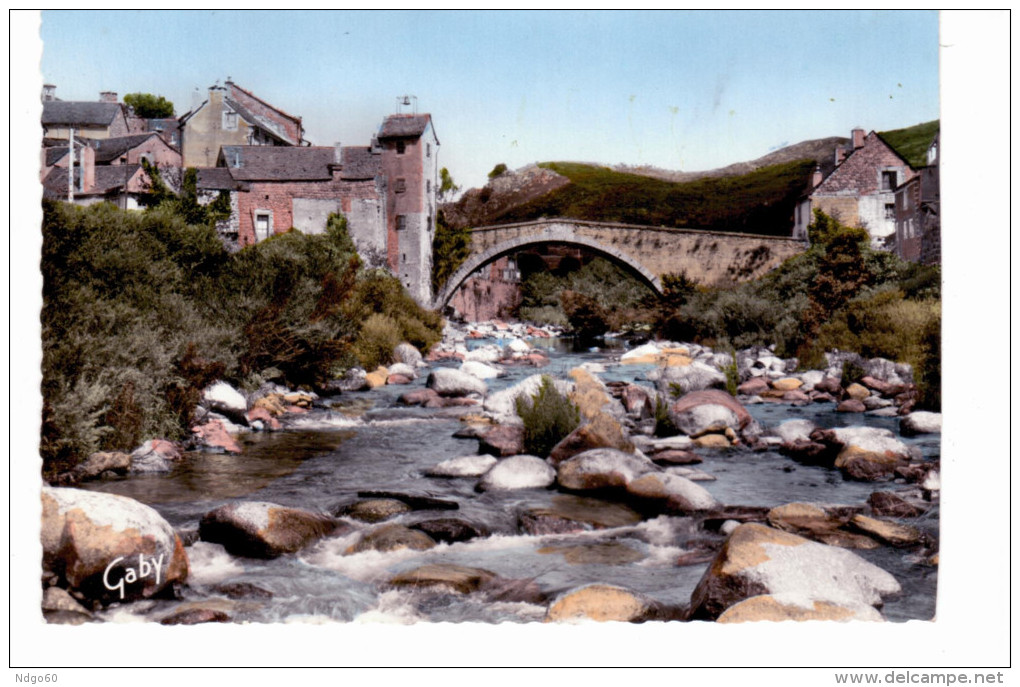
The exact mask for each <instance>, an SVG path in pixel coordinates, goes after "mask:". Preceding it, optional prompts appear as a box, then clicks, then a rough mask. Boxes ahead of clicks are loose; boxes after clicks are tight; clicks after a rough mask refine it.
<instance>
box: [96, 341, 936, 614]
mask: <svg viewBox="0 0 1020 687" xmlns="http://www.w3.org/2000/svg"><path fill="white" fill-rule="evenodd" d="M484 343H491V341H485V340H482V341H480V342H478V344H484ZM534 343H535V345H536V346H544V347H546V348H547V349H548V353H549V355H550V365H549V366H548V367H545V368H543V369H542V370H541V372H542V373H544V374H550V375H552V376H556V377H565V376H566V373H567V371H568V370H570V369H572V368H574V367H576V366H578V365H580V364H582V363H586V362H593V363H602V364H604V365H606V372H605V373H604V374H600V375H599V376H600V377H601V378H602V379H603V380H604V381H613V380H620V381H636V382H638V383H645V384H647V383H648V382H645V381H644V375H645V373H647V372H648V371H649V369H650V367H649V366H647V365H626V366H621V365H615V364H613V362H612V361H613V359H614V358H615V357H616V356H614V355H612V354H611V352H609V351H605V350H598V351H586V352H580V353H578V352H572V351H570V350H569V347H567V346H565V345H564V344H562V343H559V342H556V341H548V340H538V341H537V342H534ZM618 353H619V351H617V354H618ZM506 370H507V372H508V374H507V376H505V377H502V378H500V379H498V380H489V388H490V392H491V391H496V390H499V389H501V388H505V387H507V386H510V385H512V384H515V383H517V382H518V381H520V380H521V379H524V378H525V377H528V376H530V375H532V374H535V373H536V370H535V368H533V367H508V368H506ZM424 383H425V380H424V376H423V377H422V378H420V379H419V380H417V381H416V382H415V383H414V384H413V385H411V386H389V387H382V388H381V389H377V390H374V391H369V392H357V393H346V394H343V395H341V396H338V397H335V398H332V399H323V401H324V402H325V404H326V405H332V407H333V409H331V410H324V409H323V410H315V411H313V412H311V413H309V414H308V415H307V416H302V417H301V418H300V419H298V420H297V421H296V422H295V423H294V426H293V427H292V428H291V429H289V430H287V431H284V432H276V433H249V434H246V435H243V436H242V437H241V443H242V445H243V447H244V452H243V453H242V454H240V455H229V454H215V453H200V452H196V453H189V454H186V455H185V458H184V459H183V460H182V461H180V463H179V464H178V465H177V466H176V467H175V469H174V471H173V472H170V473H167V474H160V475H136V476H129V477H125V478H121V479H116V480H109V481H101V482H92V483H88V484H86V485H84V486H85V487H86V488H89V489H96V490H100V491H106V492H112V493H117V494H122V495H125V496H130V497H132V498H135V499H137V500H139V501H142V502H143V503H147V504H149V505H151V506H152V507H153V508H155V509H156V510H157V511H159V512H160V513H161V514H162V515H163V516H164V517H165V518H166V519H167V520H168V521H169V522H170V523H171V524H172V525H174V526H175V527H176V528H178V529H182V530H188V529H194V528H197V526H198V522H199V520H200V519H201V518H202V516H203V515H204V514H206V513H207V512H209V511H211V510H213V509H214V508H217V507H218V506H221V505H223V504H226V503H230V502H232V501H237V500H248V501H269V502H273V503H278V504H281V505H285V506H294V507H299V508H304V509H309V510H316V511H324V512H327V511H331V510H333V509H334V508H335V507H336V506H337V505H338V504H343V503H348V502H352V501H354V500H356V499H357V494H358V492H364V491H391V492H401V493H405V494H406V493H411V494H418V495H429V496H433V497H437V498H441V499H445V500H449V501H455V502H456V503H457V504H458V505H459V509H458V510H456V511H415V512H411V513H407V514H404V515H401V516H398V517H397V518H396V519H394V520H389V521H387V523H386V524H389V523H392V522H398V523H402V524H410V523H414V522H416V521H420V520H423V519H426V518H435V517H444V516H445V517H449V516H455V517H457V518H462V519H466V520H469V521H471V522H473V523H476V524H480V525H482V526H484V527H485V528H486V529H488V530H489V531H490V532H491V533H492V534H491V536H488V537H483V538H476V539H473V540H470V541H467V542H460V543H454V544H446V543H441V544H439V545H438V546H436V547H435V548H433V549H431V550H428V551H410V550H402V551H397V552H390V553H380V552H375V551H369V552H363V553H356V554H345V552H346V550H347V549H348V547H349V546H351V545H352V544H353V543H354V542H355V541H356V540H357V539H358V537H359V534H358V532H354V533H351V534H347V535H344V536H336V537H331V538H327V539H324V540H320V541H319V542H317V543H316V544H313V545H312V546H310V547H308V548H306V549H305V550H303V551H302V552H300V553H298V554H293V555H285V556H282V557H280V558H277V559H273V560H257V559H249V558H239V557H234V556H231V555H230V554H228V553H227V552H226V551H225V550H224V549H223V547H222V546H220V545H218V544H211V543H207V542H201V541H198V542H195V543H193V544H192V545H190V546H188V547H187V549H186V550H187V553H188V556H189V560H190V563H191V575H190V578H189V582H188V585H187V586H186V587H185V588H184V589H183V600H176V601H169V600H158V601H144V602H136V603H134V604H128V605H124V606H120V607H117V606H114V607H111V608H110V609H107V610H106V611H104V612H103V613H102V616H103V617H105V618H106V619H108V620H118V621H135V620H142V621H151V620H158V619H159V618H160V617H163V616H165V615H166V614H167V613H169V612H171V611H172V610H174V609H175V608H176V607H179V606H181V605H182V604H199V605H202V606H203V607H214V608H220V609H222V610H225V611H226V612H227V613H228V614H229V615H230V616H231V618H232V619H233V620H234V621H239V622H246V621H249V622H283V621H321V620H329V621H337V622H349V621H368V622H372V621H386V622H422V621H426V622H445V621H451V622H459V621H472V622H505V621H510V622H529V621H541V620H542V619H543V617H544V615H545V612H546V607H547V604H548V602H545V603H542V602H538V601H536V600H535V599H525V600H522V599H513V598H511V599H509V600H508V599H502V600H499V599H494V598H492V597H491V596H488V595H486V594H456V593H445V592H439V591H422V590H417V591H408V590H398V589H394V588H392V587H390V586H389V585H387V584H386V583H387V582H388V580H390V579H391V578H392V577H394V576H395V575H396V574H398V573H401V572H403V571H406V570H410V569H413V568H417V567H419V566H421V565H424V564H428V563H454V564H458V565H464V566H470V567H474V568H483V569H485V570H489V571H491V572H493V573H496V574H498V575H499V576H500V577H502V578H506V579H509V580H515V581H521V583H522V584H527V586H528V588H529V589H532V590H534V589H537V590H539V591H540V593H541V594H542V595H544V596H545V597H546V598H547V599H549V600H551V599H554V598H555V597H556V596H557V595H558V594H560V593H563V592H566V591H568V590H570V589H574V588H577V587H580V586H583V585H585V584H589V583H595V582H599V583H606V584H614V585H619V586H622V587H625V588H627V589H630V590H632V591H635V592H639V593H641V594H644V595H646V596H648V597H651V598H652V599H655V600H656V601H659V602H662V603H663V604H667V605H669V606H674V607H675V606H684V605H686V604H687V603H688V601H689V599H690V595H691V592H692V591H693V590H694V587H695V585H696V584H697V582H698V580H699V579H700V578H701V576H702V574H703V573H704V571H705V569H706V567H707V566H708V562H707V561H706V560H702V561H701V562H698V563H694V564H691V565H677V561H678V560H679V559H680V557H681V556H682V555H683V554H685V553H688V552H691V551H695V550H698V549H704V548H705V547H706V546H709V547H714V548H718V545H719V544H721V542H722V541H723V537H722V536H721V535H719V534H717V533H715V532H711V531H705V530H704V529H703V528H701V527H699V526H698V523H697V522H695V521H694V520H693V519H691V518H686V517H670V516H659V517H656V518H654V519H649V520H644V521H641V522H637V523H634V524H628V525H624V526H620V527H616V528H610V529H602V530H595V531H591V532H585V533H582V534H569V535H545V536H533V535H527V534H521V533H520V531H519V527H518V514H519V513H521V512H522V511H524V510H527V509H530V508H535V507H546V506H551V505H558V506H561V507H573V508H590V507H594V506H599V507H602V508H606V507H609V508H612V506H606V505H605V504H602V503H600V502H592V501H590V500H586V499H582V498H579V497H575V496H569V495H564V494H560V493H558V492H556V491H555V490H545V489H525V490H519V491H511V492H485V493H479V492H476V491H475V484H476V482H477V480H476V479H474V478H453V479H450V478H433V477H427V476H425V475H424V472H425V471H426V470H427V469H428V468H429V467H431V466H433V465H435V464H436V463H439V462H440V461H443V460H446V459H448V458H453V457H458V456H465V455H472V454H475V453H477V446H478V442H477V440H475V439H460V438H455V437H454V436H453V434H454V433H455V432H456V431H457V430H458V429H461V428H462V427H463V426H464V425H463V423H462V422H461V421H460V419H459V416H460V415H461V414H463V413H464V412H465V410H467V411H470V410H471V409H470V408H468V409H462V408H457V409H443V410H429V409H421V408H405V407H401V406H398V405H397V404H396V399H397V398H398V397H399V396H400V395H401V394H403V393H404V392H406V391H408V390H410V389H413V388H418V387H421V386H424ZM748 410H749V412H750V413H751V415H752V416H753V417H754V418H755V419H757V420H758V421H759V422H760V423H761V424H762V425H764V426H767V427H768V426H775V425H778V424H779V423H781V422H783V421H785V420H788V419H793V418H805V419H808V420H811V421H813V422H814V423H816V424H818V425H820V426H827V427H837V426H844V425H848V424H851V423H852V424H867V425H872V426H879V427H887V428H889V429H891V430H893V431H896V428H897V420H896V418H883V417H875V416H868V415H864V416H861V415H856V414H850V415H848V414H837V413H836V412H835V406H834V404H832V403H815V404H811V405H808V406H801V407H795V406H791V405H787V404H772V403H768V404H759V405H750V406H748ZM849 418H852V419H849ZM904 441H905V442H907V443H908V444H912V445H915V446H917V447H918V448H919V449H920V450H921V452H922V454H923V455H924V457H925V458H926V459H937V458H938V456H939V446H940V444H939V439H938V435H929V436H927V437H918V438H914V439H904ZM698 453H699V454H700V455H702V456H704V462H703V463H702V464H700V465H698V466H697V467H698V468H699V469H701V470H703V471H704V472H706V473H709V474H710V475H712V476H714V477H715V478H716V479H715V480H714V481H702V482H699V484H700V485H701V486H703V487H705V488H706V489H707V490H708V491H709V492H711V494H712V495H713V496H714V497H715V498H716V499H717V500H719V501H720V502H722V503H724V504H727V505H733V506H736V505H740V506H776V505H780V504H784V503H790V502H794V501H808V502H814V503H823V504H843V505H855V506H863V505H864V504H865V502H866V500H867V498H868V496H869V494H871V493H872V492H873V491H876V490H890V489H893V490H895V489H897V488H900V485H896V484H889V483H864V482H855V481H850V480H844V479H843V477H842V475H841V474H840V473H839V471H837V470H835V469H828V468H822V467H814V466H808V465H801V464H799V463H796V462H794V461H792V460H791V459H789V458H787V457H784V456H781V455H779V454H778V453H777V452H772V451H765V452H752V451H750V450H746V449H729V450H712V449H698ZM351 522H352V524H356V526H357V527H358V528H359V530H364V529H366V528H371V527H376V526H377V525H366V524H364V523H354V521H351ZM902 522H906V523H907V524H911V525H913V526H915V527H918V528H920V529H921V530H923V531H925V532H927V533H929V534H930V535H931V536H932V537H933V538H934V539H935V540H936V541H937V539H938V528H939V508H938V505H937V503H935V504H932V506H931V507H930V508H929V509H928V510H927V512H925V513H924V514H923V515H922V516H920V517H918V518H916V519H911V520H909V521H902ZM855 552H856V553H857V554H858V555H860V556H862V557H863V558H865V559H867V560H869V561H871V562H872V563H875V564H876V565H878V566H879V567H881V568H883V569H885V570H887V571H888V572H890V573H891V574H893V575H894V576H895V577H896V578H897V579H898V581H899V582H900V585H901V586H902V588H903V591H902V593H901V594H899V595H897V596H895V597H891V598H888V599H886V603H885V605H884V607H883V608H882V613H883V615H884V616H885V618H886V619H887V620H890V621H903V620H911V619H920V620H930V619H932V618H933V617H934V614H935V591H936V575H937V568H935V567H932V566H930V565H926V564H925V563H924V561H923V560H922V559H921V557H920V556H918V555H917V554H916V553H912V552H911V551H910V550H909V549H894V548H891V547H881V548H877V549H873V550H857V551H855ZM232 583H249V584H251V585H255V586H257V587H259V588H261V589H262V590H266V591H268V592H270V593H271V594H272V597H271V598H263V597H262V595H254V596H251V597H247V598H245V597H242V598H239V599H231V598H227V597H226V596H225V595H223V594H222V593H221V592H220V590H219V589H220V588H221V586H222V585H225V584H232Z"/></svg>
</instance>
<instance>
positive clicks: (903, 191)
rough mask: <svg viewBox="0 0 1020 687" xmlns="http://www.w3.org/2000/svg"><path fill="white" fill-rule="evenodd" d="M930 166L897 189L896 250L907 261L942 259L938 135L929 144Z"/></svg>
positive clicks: (935, 262) (934, 261)
mask: <svg viewBox="0 0 1020 687" xmlns="http://www.w3.org/2000/svg"><path fill="white" fill-rule="evenodd" d="M927 163H928V164H927V165H926V166H924V167H922V168H920V169H919V170H918V174H917V176H915V177H913V178H912V179H910V180H909V181H907V182H906V183H905V184H902V185H901V186H899V187H898V188H897V189H896V253H897V255H899V256H900V257H901V258H903V259H904V260H911V261H913V262H922V263H924V264H937V263H940V262H941V261H942V251H941V242H942V241H941V222H940V195H941V194H940V191H939V135H938V133H936V134H935V138H934V140H933V141H932V143H931V145H929V146H928V153H927Z"/></svg>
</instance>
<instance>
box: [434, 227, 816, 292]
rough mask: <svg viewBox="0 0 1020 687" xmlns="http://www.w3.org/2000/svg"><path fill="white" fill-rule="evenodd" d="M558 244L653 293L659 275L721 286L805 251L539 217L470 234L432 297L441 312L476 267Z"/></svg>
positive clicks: (737, 238) (777, 239) (796, 243)
mask: <svg viewBox="0 0 1020 687" xmlns="http://www.w3.org/2000/svg"><path fill="white" fill-rule="evenodd" d="M549 243H563V244H570V245H577V246H583V247H586V248H589V249H591V250H593V251H595V252H596V253H600V254H602V255H604V256H606V257H607V258H609V259H611V260H613V261H614V262H616V263H618V264H620V265H623V266H624V267H626V268H628V269H630V270H631V271H632V272H633V273H634V274H635V275H636V276H638V277H640V278H641V279H642V281H644V282H645V283H647V284H648V285H649V286H650V287H651V288H653V289H654V290H655V291H656V292H660V293H661V289H662V287H661V277H662V276H663V275H665V274H669V273H675V272H680V271H683V272H685V273H686V274H687V276H688V277H689V278H691V279H693V280H694V281H696V282H698V283H700V284H705V285H709V286H722V285H726V284H733V283H736V282H739V281H745V280H748V279H753V278H755V277H758V276H760V275H762V274H764V273H765V272H768V271H769V270H771V269H773V268H775V267H777V266H778V265H779V264H781V263H782V262H783V261H784V260H786V259H787V258H790V257H792V256H793V255H796V254H797V253H800V252H802V251H803V250H805V248H806V247H807V246H806V245H805V244H804V243H803V242H802V241H800V240H797V239H793V238H789V237H782V236H759V235H755V234H741V233H736V232H721V231H705V230H700V229H677V228H670V227H649V226H641V225H634V224H615V223H607V222H588V221H584V220H574V219H544V220H536V221H531V222H520V223H515V224H504V225H496V226H489V227H478V228H475V229H472V230H471V256H470V257H469V258H468V259H467V260H466V261H465V262H464V264H463V265H461V267H460V269H458V270H457V271H456V272H455V273H454V274H453V275H452V276H451V277H450V279H449V280H448V282H447V284H446V285H445V286H444V288H443V289H442V290H441V291H440V292H439V293H437V294H436V296H435V299H434V300H433V307H435V308H442V307H444V306H445V305H446V303H447V302H449V300H450V298H452V297H453V294H454V292H455V291H456V290H457V288H459V286H460V285H461V284H462V283H463V282H464V280H465V279H467V278H468V277H469V276H470V275H471V274H473V273H474V272H475V271H476V270H478V269H479V268H481V267H483V266H485V265H486V264H488V263H490V262H492V261H493V260H495V259H497V258H499V257H501V256H503V255H507V254H509V253H513V252H516V251H517V250H520V249H523V248H525V247H527V246H532V245H540V244H549Z"/></svg>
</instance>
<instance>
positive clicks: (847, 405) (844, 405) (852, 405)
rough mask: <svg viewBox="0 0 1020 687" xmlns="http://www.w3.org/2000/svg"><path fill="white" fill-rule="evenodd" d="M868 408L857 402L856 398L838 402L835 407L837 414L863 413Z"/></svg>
mask: <svg viewBox="0 0 1020 687" xmlns="http://www.w3.org/2000/svg"><path fill="white" fill-rule="evenodd" d="M867 409H868V408H867V406H865V405H864V403H863V402H862V401H858V400H857V399H856V398H848V399H846V400H845V401H840V402H839V405H837V406H836V412H837V413H863V412H864V411H866V410H867Z"/></svg>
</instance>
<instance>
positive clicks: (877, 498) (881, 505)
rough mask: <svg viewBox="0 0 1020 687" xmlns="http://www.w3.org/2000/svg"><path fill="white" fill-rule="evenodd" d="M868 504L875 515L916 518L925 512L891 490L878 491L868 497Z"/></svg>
mask: <svg viewBox="0 0 1020 687" xmlns="http://www.w3.org/2000/svg"><path fill="white" fill-rule="evenodd" d="M868 505H869V506H871V512H872V513H874V514H875V515H884V516H886V517H892V518H916V517H917V516H919V515H921V514H922V513H924V509H922V508H918V507H917V506H915V505H914V504H912V503H910V502H909V501H907V500H906V499H904V498H903V497H902V496H899V495H898V494H894V493H893V492H891V491H876V492H874V493H872V494H871V496H869V497H868Z"/></svg>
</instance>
